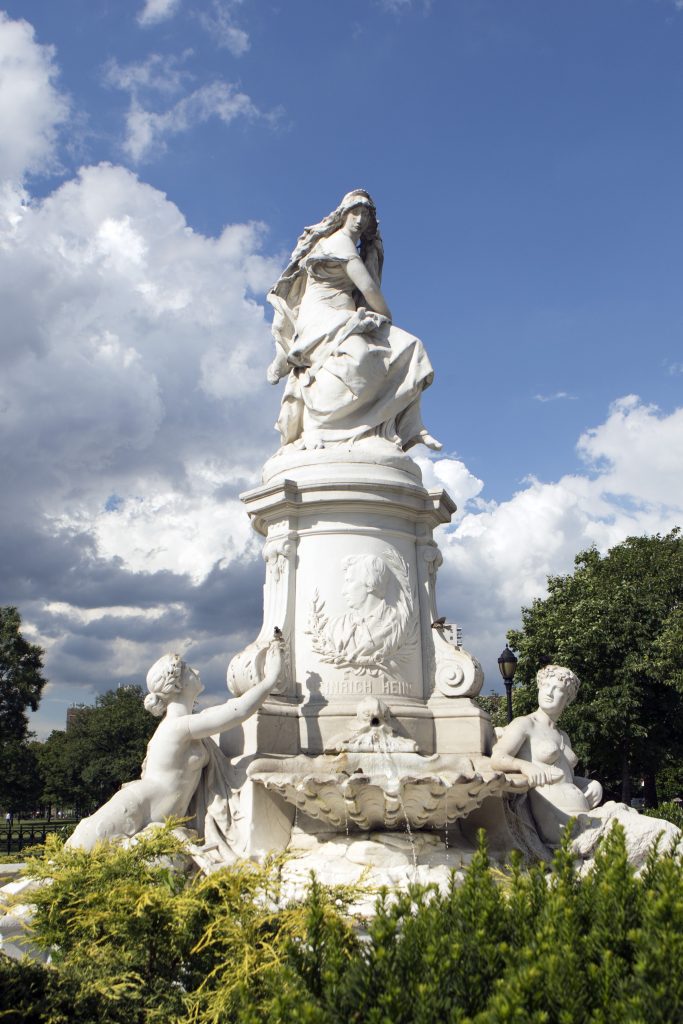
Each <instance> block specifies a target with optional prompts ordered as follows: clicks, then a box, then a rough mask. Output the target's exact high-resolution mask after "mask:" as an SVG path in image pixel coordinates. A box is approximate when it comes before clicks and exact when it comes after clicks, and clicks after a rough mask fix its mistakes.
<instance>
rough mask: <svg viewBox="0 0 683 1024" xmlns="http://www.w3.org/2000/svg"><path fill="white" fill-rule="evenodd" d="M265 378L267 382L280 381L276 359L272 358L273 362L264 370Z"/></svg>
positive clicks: (276, 382)
mask: <svg viewBox="0 0 683 1024" xmlns="http://www.w3.org/2000/svg"><path fill="white" fill-rule="evenodd" d="M266 380H267V381H268V383H269V384H279V383H280V373H279V368H278V364H277V359H274V360H273V362H272V363H271V364H270V366H269V367H268V369H267V370H266Z"/></svg>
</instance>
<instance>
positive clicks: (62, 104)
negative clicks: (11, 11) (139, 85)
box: [0, 11, 69, 183]
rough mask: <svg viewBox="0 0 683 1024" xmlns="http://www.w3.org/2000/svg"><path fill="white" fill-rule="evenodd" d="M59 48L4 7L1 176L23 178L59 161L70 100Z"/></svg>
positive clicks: (0, 22)
mask: <svg viewBox="0 0 683 1024" xmlns="http://www.w3.org/2000/svg"><path fill="white" fill-rule="evenodd" d="M57 77H58V69H57V66H56V64H55V60H54V48H53V47H51V46H42V45H41V44H40V43H37V42H36V39H35V33H34V30H33V27H32V26H31V25H29V24H28V22H26V21H12V20H11V19H10V18H8V16H7V15H6V14H5V13H4V12H2V11H0V180H2V179H5V180H9V181H12V182H15V183H21V182H22V181H23V179H24V178H25V176H26V175H27V174H31V173H38V172H40V171H45V170H47V169H49V168H50V167H51V166H52V165H53V163H54V162H55V147H56V141H57V130H58V128H59V125H60V124H62V123H63V122H64V121H65V120H66V118H67V116H68V113H69V103H68V100H67V98H66V97H65V95H64V94H63V93H60V92H59V90H58V89H57V86H56V84H55V82H56V80H57Z"/></svg>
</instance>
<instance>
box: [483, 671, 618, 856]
mask: <svg viewBox="0 0 683 1024" xmlns="http://www.w3.org/2000/svg"><path fill="white" fill-rule="evenodd" d="M536 682H537V684H538V709H537V710H536V711H534V712H533V714H531V715H523V716H521V717H520V718H515V719H514V721H513V722H511V723H510V725H508V727H507V728H506V729H504V730H503V732H502V735H501V736H500V739H499V740H498V742H497V743H496V745H495V746H494V748H493V750H492V752H491V767H492V768H494V769H496V770H497V771H503V772H521V773H522V775H525V776H526V777H527V779H528V780H529V782H530V783H531V785H532V786H533V787H534V788H533V789H532V790H531V792H530V794H529V800H530V803H531V812H532V814H533V816H534V819H535V821H536V824H537V826H538V829H539V832H540V834H541V836H542V838H543V839H544V840H545V842H546V843H548V844H550V845H556V844H557V843H559V841H560V831H561V828H562V826H563V825H565V824H566V823H567V821H568V820H569V819H570V818H571V817H575V816H576V815H577V814H581V813H582V812H586V811H589V810H592V808H594V807H597V806H598V804H599V803H600V801H601V800H602V786H601V785H600V783H599V782H597V781H595V780H590V779H583V778H580V777H579V776H577V775H574V768H575V767H576V764H577V761H578V758H577V756H576V754H575V753H574V751H573V750H572V748H571V743H570V742H569V737H568V736H567V734H566V732H562V730H561V729H558V727H557V720H558V718H559V717H560V715H561V714H562V712H563V711H564V709H565V708H566V707H567V705H568V704H570V703H571V702H572V701H573V699H574V697H575V696H576V694H577V692H578V689H579V680H578V678H577V677H576V676H575V675H574V673H573V672H572V671H571V670H570V669H568V668H561V667H560V666H559V665H548V666H547V667H546V668H542V669H541V670H540V672H539V673H538V675H537V676H536Z"/></svg>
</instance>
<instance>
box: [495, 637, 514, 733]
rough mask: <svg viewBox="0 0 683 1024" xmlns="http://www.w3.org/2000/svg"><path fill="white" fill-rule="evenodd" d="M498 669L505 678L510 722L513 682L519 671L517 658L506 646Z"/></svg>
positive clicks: (509, 720)
mask: <svg viewBox="0 0 683 1024" xmlns="http://www.w3.org/2000/svg"><path fill="white" fill-rule="evenodd" d="M498 668H499V669H500V674H501V675H502V677H503V682H504V683H505V692H506V694H507V699H508V722H511V721H512V680H513V679H514V678H515V672H516V671H517V658H515V656H514V654H513V653H512V651H511V650H510V648H509V647H508V646H507V645H506V647H505V650H504V651H503V653H502V654H501V656H500V658H499V659H498Z"/></svg>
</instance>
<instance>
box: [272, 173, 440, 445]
mask: <svg viewBox="0 0 683 1024" xmlns="http://www.w3.org/2000/svg"><path fill="white" fill-rule="evenodd" d="M382 262H383V248H382V239H381V236H380V232H379V225H378V222H377V213H376V210H375V204H374V202H373V201H372V199H371V197H370V196H369V195H368V193H367V192H365V191H364V190H363V189H356V190H355V191H353V192H349V193H348V194H347V195H345V196H344V198H343V199H342V201H341V203H340V204H339V206H338V207H337V208H336V209H335V210H333V211H332V213H330V214H329V215H328V216H327V217H325V219H324V220H322V221H320V223H319V224H316V225H314V226H313V227H308V228H305V229H304V232H303V234H302V235H301V237H300V238H299V240H298V242H297V246H296V248H295V250H294V252H293V253H292V257H291V259H290V262H289V265H288V267H287V269H286V270H285V271H284V273H283V274H282V276H281V277H280V279H279V281H278V282H277V283H276V284H275V286H274V287H273V289H272V291H271V292H270V294H269V296H268V300H269V301H270V303H271V304H272V305H273V307H274V309H275V317H274V320H273V336H274V338H275V347H276V356H275V359H274V361H273V362H272V363H271V365H270V367H269V368H268V380H269V381H270V382H271V383H272V384H276V383H277V382H278V381H279V380H281V379H282V377H285V376H287V386H286V388H285V392H284V396H283V400H282V408H281V411H280V416H279V418H278V422H277V424H276V426H277V428H278V430H279V431H280V434H281V435H282V444H283V445H287V444H291V443H296V444H297V445H299V446H301V447H305V448H319V447H325V446H327V445H329V444H334V443H339V442H348V441H351V440H358V439H360V438H365V437H378V436H379V437H383V438H386V439H388V440H390V441H394V442H395V443H396V444H397V445H398V446H399V447H400V448H402V449H403V450H406V449H408V448H410V447H411V446H412V445H415V444H418V443H422V444H425V445H427V446H428V447H430V448H434V449H439V448H441V445H440V444H439V442H438V441H436V440H435V439H434V438H433V437H432V436H431V435H430V434H429V433H428V432H427V431H426V429H425V427H424V425H423V423H422V420H421V417H420V397H421V395H422V392H423V390H424V389H425V388H426V387H428V386H429V384H431V382H432V379H433V377H434V371H433V370H432V365H431V363H430V361H429V358H428V356H427V353H426V352H425V349H424V346H423V345H422V342H421V341H420V340H419V339H418V338H415V337H413V335H411V334H408V333H407V332H406V331H403V330H401V329H400V328H398V327H395V326H394V325H393V324H392V322H391V312H390V311H389V307H388V306H387V303H386V301H385V299H384V296H383V295H382V291H381V287H380V284H381V276H382Z"/></svg>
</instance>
